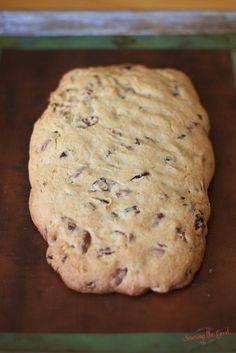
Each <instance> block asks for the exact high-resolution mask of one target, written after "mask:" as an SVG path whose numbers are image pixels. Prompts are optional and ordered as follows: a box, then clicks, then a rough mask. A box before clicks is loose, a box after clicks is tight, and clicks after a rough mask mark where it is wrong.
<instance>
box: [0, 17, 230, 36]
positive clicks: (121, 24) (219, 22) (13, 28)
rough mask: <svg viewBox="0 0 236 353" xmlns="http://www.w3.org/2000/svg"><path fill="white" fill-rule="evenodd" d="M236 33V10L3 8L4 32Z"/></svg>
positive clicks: (0, 23)
mask: <svg viewBox="0 0 236 353" xmlns="http://www.w3.org/2000/svg"><path fill="white" fill-rule="evenodd" d="M200 33H204V34H213V33H214V34H225V33H236V12H229V11H228V12H226V11H224V12H223V11H204V12H202V11H175V12H173V11H140V12H137V11H99V12H98V11H3V12H2V13H0V34H3V35H11V36H12V35H18V36H19V35H20V36H27V35H40V36H45V35H46V36H47V35H50V36H55V35H56V36H58V35H63V36H64V35H65V36H68V35H69V36H76V35H77V36H78V35H83V36H84V35H127V34H128V35H153V34H154V35H156V34H158V35H160V34H165V35H166V34H168V35H169V34H175V35H177V34H200Z"/></svg>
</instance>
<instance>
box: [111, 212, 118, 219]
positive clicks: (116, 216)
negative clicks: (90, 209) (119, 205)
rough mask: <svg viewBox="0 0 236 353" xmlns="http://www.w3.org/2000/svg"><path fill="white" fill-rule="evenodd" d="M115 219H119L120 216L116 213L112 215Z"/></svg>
mask: <svg viewBox="0 0 236 353" xmlns="http://www.w3.org/2000/svg"><path fill="white" fill-rule="evenodd" d="M111 214H112V216H113V217H114V218H119V216H118V214H117V213H116V212H112V213H111Z"/></svg>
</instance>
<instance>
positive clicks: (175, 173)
mask: <svg viewBox="0 0 236 353" xmlns="http://www.w3.org/2000/svg"><path fill="white" fill-rule="evenodd" d="M208 132H209V121H208V116H207V113H206V111H205V110H204V109H203V107H202V106H201V104H200V102H199V98H198V96H197V94H196V92H195V90H194V88H193V86H192V84H191V82H190V80H189V79H188V77H187V76H186V75H185V74H183V73H182V72H179V71H176V70H172V69H149V68H146V67H144V66H141V65H120V66H108V67H96V68H88V69H84V68H81V69H80V68H79V69H75V70H73V71H70V72H68V73H67V74H66V75H64V76H63V78H62V80H61V81H60V84H59V86H58V88H57V89H56V90H55V92H53V93H52V95H51V97H50V103H49V105H48V107H47V109H46V110H45V112H44V113H43V115H42V116H41V118H40V119H39V120H38V121H37V122H36V123H35V126H34V131H33V134H32V137H31V143H30V161H29V176H30V183H31V186H32V189H31V194H30V202H29V205H30V211H31V216H32V219H33V221H34V223H35V225H36V226H37V227H38V229H39V231H40V232H41V234H42V235H43V237H44V238H45V240H46V241H47V243H48V250H47V260H48V262H49V263H50V264H51V265H52V267H53V268H54V269H55V270H56V271H57V272H58V273H59V274H60V275H61V277H62V279H63V280H64V282H65V283H66V284H67V285H68V286H69V287H71V288H73V289H75V290H77V291H80V292H92V293H107V292H120V293H125V294H129V295H137V294H141V293H143V292H144V291H146V290H148V289H149V288H150V289H152V290H153V291H156V292H160V293H164V292H168V291H169V290H171V289H174V288H180V287H183V286H185V285H187V284H188V283H189V282H190V281H191V280H192V278H193V276H194V274H195V273H196V272H197V270H198V269H199V267H200V264H201V262H202V259H203V256H204V251H205V236H206V233H207V221H208V218H209V214H210V205H209V200H208V195H207V189H208V186H209V182H210V180H211V178H212V175H213V172H214V157H213V151H212V147H211V143H210V141H209V139H208Z"/></svg>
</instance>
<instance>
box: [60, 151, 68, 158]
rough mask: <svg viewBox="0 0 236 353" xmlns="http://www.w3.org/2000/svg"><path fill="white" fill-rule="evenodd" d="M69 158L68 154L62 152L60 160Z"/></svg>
mask: <svg viewBox="0 0 236 353" xmlns="http://www.w3.org/2000/svg"><path fill="white" fill-rule="evenodd" d="M67 156H68V154H67V152H62V153H61V154H60V158H66V157H67Z"/></svg>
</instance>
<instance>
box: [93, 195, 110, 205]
mask: <svg viewBox="0 0 236 353" xmlns="http://www.w3.org/2000/svg"><path fill="white" fill-rule="evenodd" d="M94 199H95V200H98V201H100V202H101V203H105V204H110V203H111V201H109V200H106V199H100V198H99V197H94Z"/></svg>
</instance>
